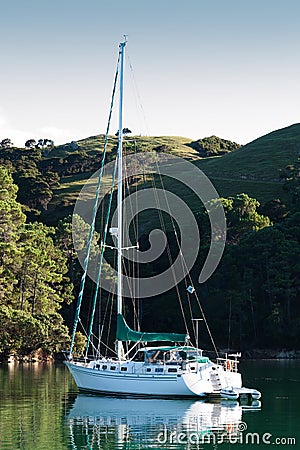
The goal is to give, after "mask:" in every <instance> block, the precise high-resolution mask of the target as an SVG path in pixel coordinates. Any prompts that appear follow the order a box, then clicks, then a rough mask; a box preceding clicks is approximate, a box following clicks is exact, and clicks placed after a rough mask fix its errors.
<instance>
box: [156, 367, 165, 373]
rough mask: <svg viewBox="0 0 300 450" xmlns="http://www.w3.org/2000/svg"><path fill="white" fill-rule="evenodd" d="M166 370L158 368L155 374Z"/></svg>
mask: <svg viewBox="0 0 300 450" xmlns="http://www.w3.org/2000/svg"><path fill="white" fill-rule="evenodd" d="M163 371H164V369H163V368H162V367H156V369H155V372H163Z"/></svg>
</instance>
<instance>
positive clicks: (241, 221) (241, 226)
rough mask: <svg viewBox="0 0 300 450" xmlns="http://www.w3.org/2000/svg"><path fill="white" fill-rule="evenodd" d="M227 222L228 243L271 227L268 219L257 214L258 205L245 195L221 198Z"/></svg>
mask: <svg viewBox="0 0 300 450" xmlns="http://www.w3.org/2000/svg"><path fill="white" fill-rule="evenodd" d="M221 201H222V205H223V208H224V210H225V215H226V221H227V236H228V240H229V241H237V240H238V239H239V238H240V237H241V236H242V235H243V234H245V233H248V232H250V231H258V230H260V229H261V228H264V227H268V226H270V225H271V221H270V219H269V218H268V217H266V216H263V215H261V214H259V213H258V212H257V209H258V207H259V206H260V203H259V201H258V200H256V199H254V198H251V197H249V196H248V195H247V194H237V195H235V196H234V197H228V198H221Z"/></svg>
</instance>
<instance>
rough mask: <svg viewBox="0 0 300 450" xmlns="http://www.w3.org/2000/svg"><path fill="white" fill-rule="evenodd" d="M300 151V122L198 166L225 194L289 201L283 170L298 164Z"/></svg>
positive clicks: (262, 200)
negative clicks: (241, 193)
mask: <svg viewBox="0 0 300 450" xmlns="http://www.w3.org/2000/svg"><path fill="white" fill-rule="evenodd" d="M299 152H300V124H294V125H291V126H289V127H286V128H282V129H279V130H276V131H273V132H271V133H269V134H266V135H265V136H262V137H260V138H258V139H256V140H254V141H252V142H250V143H249V144H247V145H244V146H243V147H240V148H239V149H237V150H234V151H233V152H231V153H228V154H225V155H224V156H222V157H215V158H209V159H205V160H201V161H199V162H198V163H197V165H198V166H199V167H200V168H201V169H202V170H203V171H204V172H205V173H206V174H207V175H208V176H209V177H210V178H211V180H212V181H213V182H214V184H215V186H216V188H217V189H218V190H219V192H220V194H221V195H222V196H228V195H234V194H235V193H237V192H245V193H247V194H249V195H251V196H253V197H255V198H257V199H258V200H260V201H261V202H265V201H268V200H271V199H272V198H277V197H278V198H281V199H283V200H284V201H288V198H287V196H286V192H285V191H284V190H283V189H282V187H283V183H282V180H281V179H280V173H281V171H282V170H284V169H285V168H286V166H287V165H289V164H294V163H295V161H296V160H297V158H298V156H299Z"/></svg>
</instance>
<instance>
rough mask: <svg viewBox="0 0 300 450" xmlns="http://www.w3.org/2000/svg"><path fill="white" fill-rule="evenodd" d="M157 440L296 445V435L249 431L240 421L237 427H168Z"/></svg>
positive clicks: (178, 442)
mask: <svg viewBox="0 0 300 450" xmlns="http://www.w3.org/2000/svg"><path fill="white" fill-rule="evenodd" d="M156 440H157V442H158V443H159V444H163V445H174V444H213V445H217V444H219V445H220V444H224V443H229V444H233V445H234V444H244V445H283V446H287V445H291V446H293V445H296V438H295V437H290V436H288V437H286V436H274V435H273V434H272V433H257V432H249V431H247V424H246V423H245V422H240V423H239V424H237V426H236V427H234V426H232V424H227V425H225V426H224V429H223V430H221V429H220V430H216V429H213V430H211V429H209V428H208V429H203V430H201V431H181V432H177V431H170V430H168V429H167V428H165V429H164V431H162V432H160V433H159V434H158V435H157V439H156Z"/></svg>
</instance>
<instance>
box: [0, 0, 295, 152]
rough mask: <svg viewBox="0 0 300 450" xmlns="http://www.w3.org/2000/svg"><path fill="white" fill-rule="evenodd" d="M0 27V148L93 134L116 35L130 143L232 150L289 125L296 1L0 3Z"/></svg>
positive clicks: (102, 119) (104, 112)
mask: <svg viewBox="0 0 300 450" xmlns="http://www.w3.org/2000/svg"><path fill="white" fill-rule="evenodd" d="M0 20H1V26H0V52H1V69H0V139H3V138H6V137H9V138H11V139H12V140H13V142H14V143H15V144H17V145H21V144H24V142H25V140H26V139H29V138H35V139H38V138H41V137H47V138H52V139H54V141H55V143H63V142H67V141H70V140H74V139H79V138H84V137H88V136H91V135H95V134H99V133H103V132H104V131H105V128H106V120H107V116H108V107H109V101H110V96H111V90H112V82H113V77H114V72H115V65H116V59H117V52H118V43H119V42H120V40H121V39H122V36H123V34H124V33H126V34H128V45H127V50H128V56H129V58H130V62H131V64H132V67H133V71H134V79H135V82H136V85H137V87H138V92H139V96H140V100H139V99H137V96H136V95H135V91H134V83H133V82H132V76H131V71H130V70H128V74H127V78H126V80H127V83H126V85H128V86H129V90H128V91H126V98H125V104H126V109H125V119H124V126H126V127H128V128H130V129H131V130H132V132H133V133H134V134H148V135H178V136H186V137H190V138H194V139H198V138H202V137H205V136H210V135H212V134H216V135H218V136H220V137H223V138H226V139H231V140H234V141H236V142H238V143H242V144H244V143H247V142H249V141H251V140H253V139H255V138H257V137H259V136H261V135H263V134H266V133H268V132H270V131H273V130H275V129H278V128H281V127H284V126H288V125H291V124H293V123H296V122H300V120H299V106H300V89H299V82H300V48H299V47H300V26H299V21H300V1H299V0H251V1H250V0H185V1H183V0H181V1H178V0H151V1H150V0H147V1H146V0H127V1H125V0H0ZM127 68H129V64H128V62H127ZM130 86H131V88H130ZM141 106H142V108H143V109H142V110H141ZM142 111H143V112H142ZM144 117H145V118H146V124H147V126H146V125H145V121H144ZM113 127H115V128H116V125H113ZM115 128H113V130H112V131H113V132H115Z"/></svg>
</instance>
